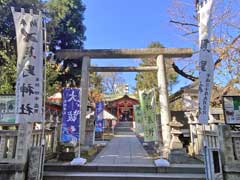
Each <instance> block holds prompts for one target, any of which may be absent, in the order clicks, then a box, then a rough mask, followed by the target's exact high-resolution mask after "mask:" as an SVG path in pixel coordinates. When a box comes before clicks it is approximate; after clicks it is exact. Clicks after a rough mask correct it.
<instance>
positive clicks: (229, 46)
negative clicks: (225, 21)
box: [214, 34, 240, 68]
mask: <svg viewBox="0 0 240 180" xmlns="http://www.w3.org/2000/svg"><path fill="white" fill-rule="evenodd" d="M238 39H240V34H238V35H237V36H236V37H235V38H234V39H233V40H232V42H231V43H230V44H229V45H228V46H226V47H225V48H226V49H225V51H224V52H223V53H221V54H220V56H219V58H218V59H217V60H216V62H215V63H214V67H215V68H216V67H217V66H218V65H219V64H220V63H221V61H222V60H223V59H224V54H225V53H226V52H227V51H228V50H229V49H230V48H231V47H232V46H233V45H234V44H235V43H236V42H237V41H238Z"/></svg>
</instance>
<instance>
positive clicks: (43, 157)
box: [38, 18, 47, 180]
mask: <svg viewBox="0 0 240 180" xmlns="http://www.w3.org/2000/svg"><path fill="white" fill-rule="evenodd" d="M43 32H44V34H43V41H44V58H43V60H44V80H43V116H42V117H43V119H42V133H41V134H42V136H41V150H40V172H39V178H38V179H40V180H42V179H43V171H44V159H45V122H46V119H45V113H46V91H47V88H46V79H47V76H46V72H47V70H46V69H47V66H46V62H47V61H46V60H47V58H46V52H47V26H46V21H45V20H44V18H43Z"/></svg>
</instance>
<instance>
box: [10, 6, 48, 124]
mask: <svg viewBox="0 0 240 180" xmlns="http://www.w3.org/2000/svg"><path fill="white" fill-rule="evenodd" d="M12 14H13V18H14V24H15V29H16V39H17V53H18V57H17V81H16V106H15V107H16V122H18V123H22V122H37V121H42V96H43V90H42V86H43V35H42V15H41V13H39V14H38V15H35V14H33V13H32V12H31V13H26V12H24V9H21V12H16V11H15V10H14V8H12Z"/></svg>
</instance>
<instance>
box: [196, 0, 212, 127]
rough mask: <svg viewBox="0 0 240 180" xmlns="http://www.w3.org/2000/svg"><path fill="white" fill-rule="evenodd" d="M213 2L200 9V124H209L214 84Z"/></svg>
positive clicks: (207, 2)
mask: <svg viewBox="0 0 240 180" xmlns="http://www.w3.org/2000/svg"><path fill="white" fill-rule="evenodd" d="M212 6H213V0H208V1H204V3H203V6H201V7H200V9H199V47H200V52H199V68H200V69H199V91H198V98H199V100H198V103H199V109H198V113H199V117H198V118H199V123H201V124H207V123H208V112H209V104H210V100H211V90H212V84H213V73H214V63H213V58H212V53H211V45H210V37H211V29H212V27H211V11H212Z"/></svg>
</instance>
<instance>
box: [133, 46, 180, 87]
mask: <svg viewBox="0 0 240 180" xmlns="http://www.w3.org/2000/svg"><path fill="white" fill-rule="evenodd" d="M148 47H149V48H163V45H161V44H160V43H159V42H152V43H151V44H150V45H149V46H148ZM172 63H173V61H172V60H171V59H168V60H167V61H166V72H167V79H168V86H169V88H170V89H171V87H172V85H174V84H175V83H176V82H177V73H176V72H175V71H174V70H173V68H172ZM156 65H157V61H156V58H146V59H142V63H141V64H140V66H156ZM135 79H136V81H137V85H136V89H137V90H143V89H152V88H155V89H157V88H158V82H157V73H156V72H139V73H137V75H136V78H135Z"/></svg>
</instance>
